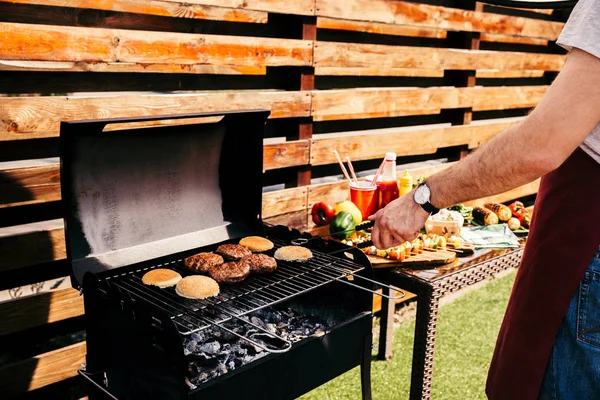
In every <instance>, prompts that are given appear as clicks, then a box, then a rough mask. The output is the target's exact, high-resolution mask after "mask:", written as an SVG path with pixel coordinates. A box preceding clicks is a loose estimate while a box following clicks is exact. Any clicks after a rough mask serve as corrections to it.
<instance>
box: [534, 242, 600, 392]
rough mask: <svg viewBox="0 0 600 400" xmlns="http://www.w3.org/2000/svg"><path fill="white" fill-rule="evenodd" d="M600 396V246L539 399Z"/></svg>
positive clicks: (572, 306) (554, 351)
mask: <svg viewBox="0 0 600 400" xmlns="http://www.w3.org/2000/svg"><path fill="white" fill-rule="evenodd" d="M571 399H573V400H575V399H577V400H581V399H600V249H598V252H597V253H596V255H595V256H594V259H593V261H592V262H591V264H590V265H589V267H588V269H587V271H586V273H585V276H584V277H583V279H582V280H581V283H580V284H579V288H578V289H577V291H576V292H575V295H574V296H573V298H572V299H571V303H570V304H569V308H568V310H567V313H566V314H565V316H564V318H563V321H562V323H561V325H560V328H559V330H558V334H557V335H556V338H555V340H554V347H553V348H552V353H551V354H550V359H549V361H548V365H547V366H546V373H545V375H544V380H543V382H542V387H541V390H540V394H539V400H571Z"/></svg>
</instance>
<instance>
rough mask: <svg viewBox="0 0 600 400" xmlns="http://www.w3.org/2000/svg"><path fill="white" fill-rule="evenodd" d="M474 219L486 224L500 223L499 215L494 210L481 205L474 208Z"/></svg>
mask: <svg viewBox="0 0 600 400" xmlns="http://www.w3.org/2000/svg"><path fill="white" fill-rule="evenodd" d="M473 219H474V220H475V221H476V222H478V223H480V224H482V225H486V226H487V225H495V224H497V223H498V216H497V215H496V214H495V213H494V212H493V211H490V210H488V209H486V208H481V207H475V208H474V209H473Z"/></svg>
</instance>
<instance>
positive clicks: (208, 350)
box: [198, 342, 221, 355]
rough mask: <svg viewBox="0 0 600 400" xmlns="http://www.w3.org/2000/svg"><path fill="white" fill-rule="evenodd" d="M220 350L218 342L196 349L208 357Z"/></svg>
mask: <svg viewBox="0 0 600 400" xmlns="http://www.w3.org/2000/svg"><path fill="white" fill-rule="evenodd" d="M220 349H221V344H220V343H219V342H210V343H205V344H203V345H202V346H200V347H199V348H198V350H199V351H201V352H202V353H205V354H208V355H215V354H217V353H218V352H219V350H220Z"/></svg>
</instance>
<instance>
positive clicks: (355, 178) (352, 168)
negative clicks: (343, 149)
mask: <svg viewBox="0 0 600 400" xmlns="http://www.w3.org/2000/svg"><path fill="white" fill-rule="evenodd" d="M346 161H348V169H349V170H350V174H351V175H352V179H354V183H356V184H358V178H357V177H356V173H355V172H354V167H353V166H352V161H350V156H346Z"/></svg>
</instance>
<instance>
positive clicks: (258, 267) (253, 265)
mask: <svg viewBox="0 0 600 400" xmlns="http://www.w3.org/2000/svg"><path fill="white" fill-rule="evenodd" d="M242 261H245V262H247V263H248V265H250V271H251V272H252V273H253V274H268V273H270V272H273V271H275V269H276V268H277V261H275V259H274V258H273V257H269V256H267V255H265V254H252V255H251V256H248V257H244V258H243V259H242Z"/></svg>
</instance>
